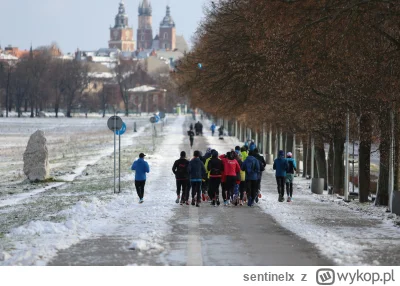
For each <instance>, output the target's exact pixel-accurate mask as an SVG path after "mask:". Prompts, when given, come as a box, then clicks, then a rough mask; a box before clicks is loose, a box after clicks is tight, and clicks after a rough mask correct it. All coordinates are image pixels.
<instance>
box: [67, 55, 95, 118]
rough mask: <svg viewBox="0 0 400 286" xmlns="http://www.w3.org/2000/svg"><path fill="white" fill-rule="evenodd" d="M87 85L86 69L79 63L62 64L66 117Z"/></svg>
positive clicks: (69, 114)
mask: <svg viewBox="0 0 400 286" xmlns="http://www.w3.org/2000/svg"><path fill="white" fill-rule="evenodd" d="M88 84H89V77H88V67H87V66H86V65H84V64H82V63H80V62H77V61H71V62H65V63H64V83H63V96H64V101H65V104H66V108H67V114H66V116H67V117H72V116H71V111H72V108H73V106H74V104H75V103H76V101H77V100H78V98H79V97H80V96H81V95H82V93H83V91H84V90H85V89H86V88H87V86H88Z"/></svg>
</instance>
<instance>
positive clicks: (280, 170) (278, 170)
mask: <svg viewBox="0 0 400 286" xmlns="http://www.w3.org/2000/svg"><path fill="white" fill-rule="evenodd" d="M273 168H274V170H275V177H276V183H277V185H278V194H279V197H278V201H279V202H283V200H284V196H285V179H286V170H287V169H288V163H287V161H286V159H285V152H283V150H279V152H278V158H276V159H275V160H274V166H273Z"/></svg>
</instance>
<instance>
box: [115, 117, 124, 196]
mask: <svg viewBox="0 0 400 286" xmlns="http://www.w3.org/2000/svg"><path fill="white" fill-rule="evenodd" d="M125 131H126V124H125V123H122V127H121V129H120V130H116V131H115V134H117V135H118V145H119V146H118V156H119V158H118V193H120V192H121V135H122V134H124V133H125Z"/></svg>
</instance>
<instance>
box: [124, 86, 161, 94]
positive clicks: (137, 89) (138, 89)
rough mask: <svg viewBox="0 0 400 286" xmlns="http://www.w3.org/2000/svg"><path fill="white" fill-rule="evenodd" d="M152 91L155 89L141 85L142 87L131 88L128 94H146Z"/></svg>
mask: <svg viewBox="0 0 400 286" xmlns="http://www.w3.org/2000/svg"><path fill="white" fill-rule="evenodd" d="M153 90H155V88H154V87H152V86H148V85H142V86H138V87H135V88H131V89H129V90H128V91H129V92H148V91H153Z"/></svg>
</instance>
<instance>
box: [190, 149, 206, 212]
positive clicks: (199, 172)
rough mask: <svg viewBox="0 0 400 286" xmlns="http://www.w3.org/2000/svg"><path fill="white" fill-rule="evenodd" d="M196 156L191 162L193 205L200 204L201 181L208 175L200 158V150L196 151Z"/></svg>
mask: <svg viewBox="0 0 400 286" xmlns="http://www.w3.org/2000/svg"><path fill="white" fill-rule="evenodd" d="M193 156H194V158H193V159H192V160H191V161H190V162H189V176H190V184H191V185H192V206H194V205H195V204H196V207H199V206H200V202H201V199H200V197H201V182H202V180H203V178H205V176H206V169H205V167H204V164H203V162H202V161H201V160H200V151H197V150H196V151H194V153H193ZM195 196H196V199H195Z"/></svg>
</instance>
